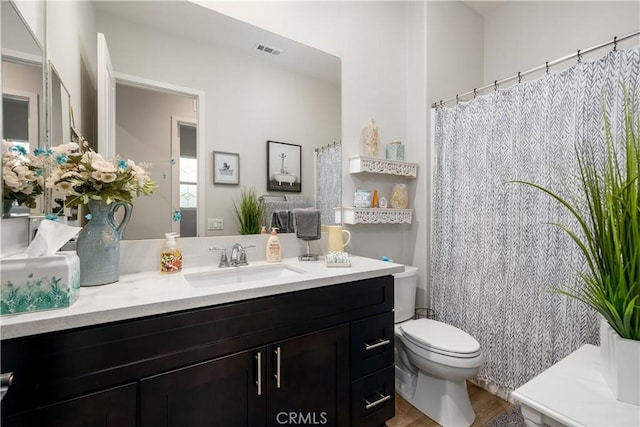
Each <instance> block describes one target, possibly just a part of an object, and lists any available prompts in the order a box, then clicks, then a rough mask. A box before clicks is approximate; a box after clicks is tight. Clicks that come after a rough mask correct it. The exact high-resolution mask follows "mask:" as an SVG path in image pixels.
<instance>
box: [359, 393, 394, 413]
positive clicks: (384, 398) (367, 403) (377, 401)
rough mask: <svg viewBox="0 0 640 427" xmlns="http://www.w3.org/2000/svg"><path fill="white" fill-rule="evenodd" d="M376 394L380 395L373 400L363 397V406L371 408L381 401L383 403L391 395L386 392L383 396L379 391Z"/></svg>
mask: <svg viewBox="0 0 640 427" xmlns="http://www.w3.org/2000/svg"><path fill="white" fill-rule="evenodd" d="M378 396H380V399H378V400H376V401H375V402H369V401H368V400H367V399H365V400H364V403H365V408H366V409H371V408H373V407H374V406H378V405H380V404H381V403H384V402H386V401H387V400H389V399H391V395H389V394H388V395H386V396H383V395H381V394H380V393H378Z"/></svg>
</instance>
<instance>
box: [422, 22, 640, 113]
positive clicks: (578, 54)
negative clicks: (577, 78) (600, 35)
mask: <svg viewBox="0 0 640 427" xmlns="http://www.w3.org/2000/svg"><path fill="white" fill-rule="evenodd" d="M639 34H640V29H638V30H635V31H632V32H630V33H627V34H625V35H623V36H620V37H617V36H616V37H614V38H613V40H610V41H608V42H604V43H600V44H599V45H596V46H592V47H590V48H589V49H584V50H578V51H577V52H576V53H572V54H571V55H567V56H564V57H562V58H559V59H556V60H555V61H551V62H546V63H545V64H543V65H540V66H538V67H535V68H532V69H530V70H527V71H525V72H518V74H516V75H514V76H511V77H507V78H506V79H502V80H495V81H494V82H493V83H490V84H488V85H485V86H482V87H479V88H474V89H473V90H470V91H468V92H465V93H463V94H462V95H456V96H453V97H451V98H449V99H446V100H444V101H443V100H440V101H438V102H434V103H433V104H431V108H437V107H443V106H444V104H446V103H448V102H451V101H456V102H459V101H460V100H461V98H462V97H464V96H467V95H473V97H474V98H475V97H476V95H477V94H478V92H479V91H482V90H485V89H489V88H490V87H493V88H494V89H498V86H499V85H501V84H503V83H506V82H509V81H511V80H516V79H518V83H520V81H521V80H522V77H524V76H526V75H528V74H531V73H535V72H536V71H540V70H543V69H546V71H547V73H548V72H549V67H552V66H554V65H556V64H559V63H560V62H564V61H567V60H569V59H573V58H576V57H577V58H578V62H580V60H581V59H582V55H585V54H587V53H589V52H592V51H594V50H598V49H601V48H603V47H606V46H609V45H613V50H616V48H617V45H618V42H621V41H623V40H626V39H628V38H631V37H633V36H637V35H639Z"/></svg>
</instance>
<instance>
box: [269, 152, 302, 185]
mask: <svg viewBox="0 0 640 427" xmlns="http://www.w3.org/2000/svg"><path fill="white" fill-rule="evenodd" d="M301 174H302V146H301V145H297V144H289V143H286V142H278V141H267V191H291V192H295V193H300V192H301V191H302V176H301Z"/></svg>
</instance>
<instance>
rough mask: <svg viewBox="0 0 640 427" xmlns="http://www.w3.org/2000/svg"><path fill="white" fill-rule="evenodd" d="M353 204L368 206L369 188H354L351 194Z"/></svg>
mask: <svg viewBox="0 0 640 427" xmlns="http://www.w3.org/2000/svg"><path fill="white" fill-rule="evenodd" d="M353 206H354V207H356V208H370V207H371V190H356V192H355V193H354V195H353Z"/></svg>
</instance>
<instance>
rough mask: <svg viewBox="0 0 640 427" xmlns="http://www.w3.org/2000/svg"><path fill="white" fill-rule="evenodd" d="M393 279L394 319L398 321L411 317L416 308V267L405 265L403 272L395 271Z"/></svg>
mask: <svg viewBox="0 0 640 427" xmlns="http://www.w3.org/2000/svg"><path fill="white" fill-rule="evenodd" d="M393 279H394V280H393V282H394V283H393V289H394V291H393V297H394V301H395V309H394V318H395V320H394V321H395V323H398V322H403V321H405V320H407V319H410V318H412V317H413V314H414V311H415V308H416V287H417V285H418V267H412V266H409V265H405V266H404V272H402V273H395V274H394V275H393Z"/></svg>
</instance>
